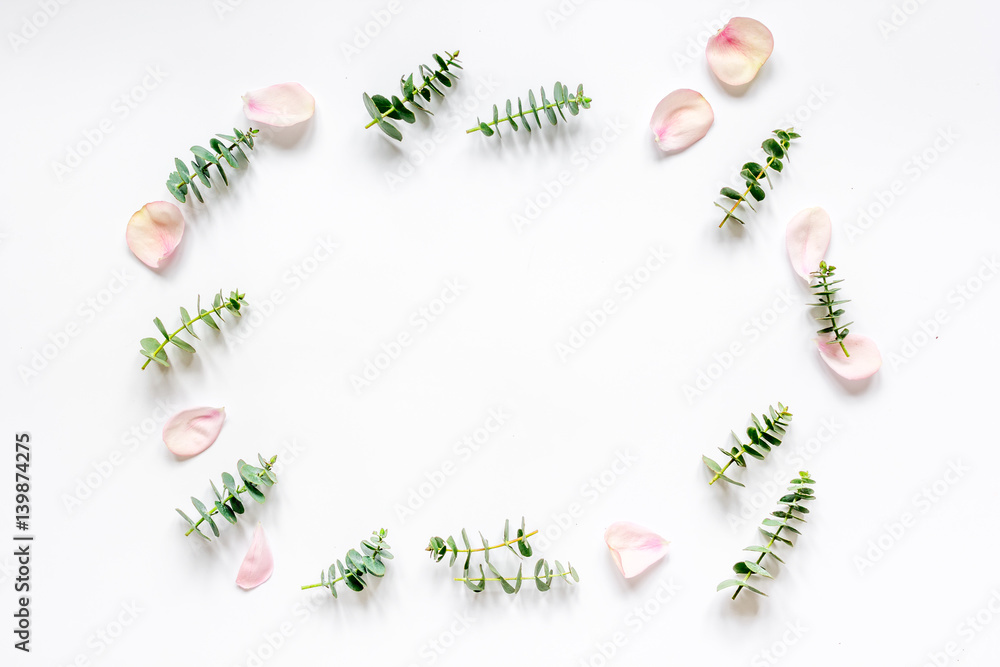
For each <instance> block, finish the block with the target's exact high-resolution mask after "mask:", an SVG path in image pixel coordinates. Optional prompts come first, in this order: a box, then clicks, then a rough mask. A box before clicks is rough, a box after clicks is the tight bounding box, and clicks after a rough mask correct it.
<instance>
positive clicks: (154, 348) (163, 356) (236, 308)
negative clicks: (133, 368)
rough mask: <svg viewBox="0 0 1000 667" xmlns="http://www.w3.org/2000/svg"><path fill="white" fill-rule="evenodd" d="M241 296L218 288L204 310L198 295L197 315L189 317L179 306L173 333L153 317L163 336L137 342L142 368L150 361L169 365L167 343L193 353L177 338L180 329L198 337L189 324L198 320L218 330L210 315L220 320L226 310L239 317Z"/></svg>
mask: <svg viewBox="0 0 1000 667" xmlns="http://www.w3.org/2000/svg"><path fill="white" fill-rule="evenodd" d="M243 296H244V295H243V294H241V293H240V292H239V290H237V291H235V292H230V293H229V297H228V298H227V297H223V296H222V291H221V290H220V291H219V293H218V294H216V295H215V301H214V302H213V304H212V309H211V310H205V309H204V308H202V307H201V297H200V296H199V297H198V305H197V307H196V309H195V311H196V312H197V313H198V315H197V316H195V317H191V316H190V315H189V314H188V311H187V310H186V309H185V308H184V307H181V309H180V311H181V328H180V329H178V330H177V331H175V332H173V333H167V328H166V327H165V326H163V322H161V321H160V318H159V317H154V318H153V324H155V325H156V328H157V329H158V330H159V331H160V334H161V335H162V336H163V340H162V341H161V340H160V339H158V338H143V339H142V340H141V341H139V344H140V345H141V346H142V349H141V350H139V354H141V355H142V356H144V357H146V362H145V363H144V364H143V365H142V370H145V369H146V366H148V365H149V362H150V361H155V362H156V363H158V364H160V365H161V366H166V367H169V366H170V361H169V360H168V359H167V350H166V347H167V344H168V343H169V344H171V345H173V346H175V347H178V348H180V349H182V350H184V351H185V352H190V353H191V354H194V353H195V349H194V346H192V345H191V344H190V343H188V342H187V341H185V340H184V339H183V338H178V334H180V333H181V332H182V331H187V332H188V333H189V334H191V335H192V336H193V337H194V338H198V334H196V333H195V332H194V329H192V328H191V325H192V324H194V323H195V322H197V321H199V320H201V321H202V322H204V323H205V324H207V325H208V326H209V327H211V328H213V329H215V330H216V331H219V325H218V324H217V323H216V321H215V320H214V319H213V318H212V316H213V315H218V317H219V319H220V320H222V319H223V317H222V311H223V310H228V311H229V312H230V313H232V314H233V315H235V316H236V317H240V308H241V307H242V305H243V304H244V303H246V301H244V300H243ZM199 340H200V339H199Z"/></svg>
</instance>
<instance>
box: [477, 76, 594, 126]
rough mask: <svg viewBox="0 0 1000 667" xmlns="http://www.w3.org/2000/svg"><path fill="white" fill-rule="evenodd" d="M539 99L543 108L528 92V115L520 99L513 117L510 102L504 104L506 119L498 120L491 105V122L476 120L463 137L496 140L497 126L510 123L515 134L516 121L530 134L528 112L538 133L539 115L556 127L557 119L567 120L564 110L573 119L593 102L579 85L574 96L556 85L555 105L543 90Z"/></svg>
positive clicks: (540, 122)
mask: <svg viewBox="0 0 1000 667" xmlns="http://www.w3.org/2000/svg"><path fill="white" fill-rule="evenodd" d="M541 98H542V104H541V106H539V105H538V103H537V102H536V101H535V91H533V90H529V91H528V105H529V106H530V107H531V108H530V109H528V111H525V110H524V106H523V105H522V103H521V98H520V97H519V98H517V113H514V110H513V105H512V104H511V101H510V100H507V105H506V110H507V115H506V116H501V115H500V110H499V109H498V108H497V105H495V104H494V105H493V120H492V121H490V122H488V123H484V122H483V121H481V120H479V119H478V118H477V119H476V122H477V125H476V127H473V128H471V129H468V130H466V131H465V133H466V134H470V133H472V132H482V133H483V134H484V135H486V136H487V137H492V136H493V134H494V133H496V135H497V136H498V137H499V136H500V123H504V122H506V123H509V124H510V126H511V127H512V128H513V129H514V131H515V132H517V130H518V129H519V128H518V124H517V122H516V121H515V120H514V119H515V118H517V119H520V121H521V123H522V124H523V127H524V129H525V130H527V131H528V132H529V133H530V132H531V122H530V121H531V118H530V117H529V116H528V115H527V114H528V112H530V113H531V115H532V116H533V117H534V119H535V125H537V126H538V129H541V127H542V120H541V117H540V116H539V115H538V112H539V111H541V112H542V113H544V114H545V117H546V118H547V119H548V121H549V123H550V124H552V125H556V124H557V123H558V122H559V118H560V117H561V118H562V119H563V120H564V121H565V120H566V114H564V113H563V108H566V109H568V110H569V112H570V114H571V115H573V116H575V115H577V114H578V113H580V109H589V108H590V103H591V101H592V100H591V99H590V98H589V97H587V96H586V95H584V94H583V84H582V83H581V84H580V85H579V86H577V89H576V94H575V95H574V94H573V93H571V92H569V87H568V86H564V85H563V84H561V83H559V82H558V81H556V83H555V85H554V86H553V87H552V98H553V100H554V101H552V102H549V100H548V98H547V97H546V96H545V88H542V89H541ZM557 111H558V112H559V116H556V112H557Z"/></svg>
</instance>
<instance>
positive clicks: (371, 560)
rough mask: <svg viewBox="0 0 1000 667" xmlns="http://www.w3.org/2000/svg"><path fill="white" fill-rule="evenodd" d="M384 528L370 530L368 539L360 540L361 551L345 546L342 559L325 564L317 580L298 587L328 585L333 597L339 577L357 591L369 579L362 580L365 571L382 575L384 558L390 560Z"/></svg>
mask: <svg viewBox="0 0 1000 667" xmlns="http://www.w3.org/2000/svg"><path fill="white" fill-rule="evenodd" d="M388 532H389V531H387V530H386V529H385V528H382V529H380V530H377V531H372V536H371V537H370V538H369V539H367V540H362V541H361V551H358V550H356V549H351V550H349V551H348V552H347V555H346V556H344V561H343V562H342V561H340V560H339V559H338V560H337V561H336V562H334V563H331V564H330V567H329V568H327V569H326V570H321V571H320V573H319V583H318V584H309V585H307V586H303V587H302V590H306V589H309V588H320V587H323V588H327V589H329V590H330V593H331V594H332V595H333V597H337V582H340V581H343V582H344V585H345V586H347V588H349V589H350V590H352V591H354V592H356V593H360V592H361V591H363V590H364V589H365V586H367V585H368V584H369V583H370V582H368V581H366V580H365V577H366V576H367V575H371V576H373V577H377V578H381V577H384V576H385V562H384V561H386V560H392V553H390V552H389V544H388V542H386V541H385V536H386V535H387V534H388Z"/></svg>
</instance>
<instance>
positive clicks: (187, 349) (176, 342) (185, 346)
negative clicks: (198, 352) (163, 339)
mask: <svg viewBox="0 0 1000 667" xmlns="http://www.w3.org/2000/svg"><path fill="white" fill-rule="evenodd" d="M170 343H171V345H175V346H177V347H179V348H180V349H182V350H184V351H185V352H190V353H191V354H194V353H195V349H194V348H193V347H192V346H191V345H190V344H189V343H187V342H185V341H184V340H182V339H180V338H177V337H176V336H175V337H174V338H171V339H170Z"/></svg>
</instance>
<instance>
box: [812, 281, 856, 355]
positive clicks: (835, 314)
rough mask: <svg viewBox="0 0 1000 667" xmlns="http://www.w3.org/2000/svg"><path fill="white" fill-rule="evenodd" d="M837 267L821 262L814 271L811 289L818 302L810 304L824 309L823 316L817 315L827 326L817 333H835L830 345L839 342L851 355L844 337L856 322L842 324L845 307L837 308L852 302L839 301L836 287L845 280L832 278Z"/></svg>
mask: <svg viewBox="0 0 1000 667" xmlns="http://www.w3.org/2000/svg"><path fill="white" fill-rule="evenodd" d="M836 270H837V267H835V266H830V265H829V264H827V263H826V262H820V263H819V270H818V271H813V272H812V274H811V275H812V277H813V281H814V282H813V284H812V285H811V286H810V288H809V289H811V290H812V293H813V296H815V297H816V301H817V303H810V304H809V305H810V306H815V307H819V308H823V309H824V314H823V316H822V317H817V318H816V319H818V320H819V321H820V322H825V323H826V326H825V327H823V328H822V329H820V330H819V331H817V332H816V333H818V334H820V335H825V334H833V340H831V341H829V343H828V344H829V345H834V344H839V345H840V349H842V350H843V351H844V354H845V355H846V356H848V357H849V356H851V355H850V354H849V353H848V352H847V348H846V347H845V346H844V339H845V338H847V334H849V333H851V331H850V329H848V328H847V327H849V326H850V325H852V324H854V322H848V323H847V324H841V323H840V318H841V317H843V315H844V309H843V308H837V306H840V305H842V304H845V303H850V299H845V300H841V301H838V300H837V292H839V291H840V288H839V287H834V285H837V284H839V283H842V282H844V279H843V278H838V279H837V280H831V278H833V277H834V271H836Z"/></svg>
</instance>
